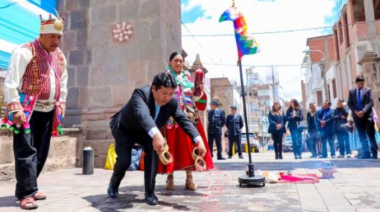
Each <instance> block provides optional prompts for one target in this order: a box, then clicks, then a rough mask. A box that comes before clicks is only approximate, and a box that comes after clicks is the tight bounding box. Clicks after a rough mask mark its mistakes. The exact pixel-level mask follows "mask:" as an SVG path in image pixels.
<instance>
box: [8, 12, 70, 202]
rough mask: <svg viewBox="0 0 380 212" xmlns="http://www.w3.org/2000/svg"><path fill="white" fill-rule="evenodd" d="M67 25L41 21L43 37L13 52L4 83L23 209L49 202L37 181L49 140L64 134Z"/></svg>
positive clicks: (53, 18) (18, 187)
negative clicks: (63, 47) (64, 33)
mask: <svg viewBox="0 0 380 212" xmlns="http://www.w3.org/2000/svg"><path fill="white" fill-rule="evenodd" d="M62 31H63V20H62V19H60V18H57V17H54V16H52V15H49V18H48V19H46V20H45V19H42V17H41V30H40V36H39V37H38V38H36V39H35V40H34V41H32V42H30V43H27V44H24V45H22V46H20V47H18V48H16V49H15V50H14V51H13V54H12V57H11V62H10V66H9V70H8V73H7V76H6V79H5V83H4V94H5V98H6V102H7V103H8V104H7V114H6V117H5V119H4V120H3V125H2V127H3V128H4V127H7V128H9V129H11V130H12V131H13V134H14V137H13V144H14V145H13V147H14V154H15V171H16V179H17V184H16V197H17V198H18V199H19V200H20V207H21V208H22V209H34V208H37V207H38V206H37V204H36V200H43V199H46V195H45V194H43V193H42V192H39V191H38V186H37V177H38V176H39V174H40V173H41V171H42V168H43V167H44V164H45V161H46V158H47V156H48V153H49V145H50V138H51V136H58V135H59V134H60V133H61V129H60V122H61V120H62V118H63V117H64V114H65V101H66V96H67V78H68V76H67V71H66V59H65V56H64V55H63V53H62V51H61V50H60V49H59V48H58V45H59V43H60V39H61V37H62Z"/></svg>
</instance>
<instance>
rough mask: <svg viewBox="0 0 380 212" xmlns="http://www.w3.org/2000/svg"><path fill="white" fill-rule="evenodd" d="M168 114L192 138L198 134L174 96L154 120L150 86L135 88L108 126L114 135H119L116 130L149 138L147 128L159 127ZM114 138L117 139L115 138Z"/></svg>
mask: <svg viewBox="0 0 380 212" xmlns="http://www.w3.org/2000/svg"><path fill="white" fill-rule="evenodd" d="M170 116H172V117H173V118H174V120H175V121H176V122H177V123H178V124H179V125H180V126H181V128H182V129H183V130H184V131H185V132H186V133H187V134H188V135H189V136H190V137H191V139H192V140H194V138H195V137H197V136H199V133H198V131H197V129H196V128H195V126H194V124H193V123H192V122H191V121H190V120H189V119H188V118H187V117H186V115H185V114H184V112H183V111H182V110H181V109H180V108H179V106H178V102H177V99H176V98H175V97H174V96H173V98H172V99H171V100H170V102H169V103H167V104H166V105H164V106H161V108H160V111H159V114H158V117H157V120H156V121H154V117H155V100H154V98H153V93H152V91H151V87H150V86H145V87H142V88H137V89H135V91H134V92H133V94H132V97H131V99H130V100H129V102H128V103H127V104H126V105H125V106H124V107H123V108H122V109H121V110H120V111H119V112H118V113H116V114H115V115H114V116H113V117H112V121H111V123H110V127H111V130H112V134H113V135H114V136H117V135H120V133H117V132H118V131H122V132H123V133H122V134H123V135H127V136H128V137H130V138H132V140H136V141H139V140H140V139H147V138H150V137H149V135H148V132H149V130H150V129H152V128H153V127H157V128H158V129H161V128H162V127H163V126H164V125H165V123H166V122H167V120H168V119H169V117H170ZM115 138H116V137H115ZM121 139H124V138H121ZM125 139H126V140H130V139H128V138H125ZM116 140H119V139H117V138H116Z"/></svg>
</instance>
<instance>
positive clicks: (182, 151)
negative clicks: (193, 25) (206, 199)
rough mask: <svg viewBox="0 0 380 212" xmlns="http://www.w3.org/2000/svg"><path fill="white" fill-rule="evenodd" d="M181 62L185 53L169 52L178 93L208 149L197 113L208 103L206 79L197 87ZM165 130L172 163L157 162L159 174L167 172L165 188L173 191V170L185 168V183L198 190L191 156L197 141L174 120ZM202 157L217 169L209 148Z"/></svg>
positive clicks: (208, 165)
mask: <svg viewBox="0 0 380 212" xmlns="http://www.w3.org/2000/svg"><path fill="white" fill-rule="evenodd" d="M182 64H183V57H182V55H181V54H180V53H178V52H174V53H172V54H171V55H170V58H169V65H168V70H167V71H168V72H170V73H171V74H172V75H173V76H174V77H175V78H176V80H177V84H178V89H177V93H176V95H177V99H178V103H179V105H180V107H181V109H182V110H183V111H184V112H185V114H186V115H187V117H189V119H190V120H192V121H193V123H194V124H195V125H196V127H197V129H198V131H199V134H200V136H201V137H202V139H203V141H204V144H205V146H206V149H209V148H208V142H207V138H206V134H205V131H204V128H203V125H202V122H201V120H200V118H199V115H198V110H205V108H206V104H207V96H206V95H205V93H204V92H203V85H204V83H203V80H204V78H202V80H201V83H200V88H199V87H198V88H194V82H193V80H192V79H191V77H190V74H189V73H185V72H184V71H183V70H182ZM202 76H203V75H202ZM198 84H199V83H198ZM194 89H195V90H197V89H198V92H194ZM199 89H201V90H199ZM193 94H194V95H193ZM163 131H164V135H166V139H167V143H168V146H169V152H170V153H171V154H172V157H173V162H172V163H170V164H168V165H166V166H165V165H163V164H162V163H161V162H160V164H159V165H158V173H162V174H168V178H167V182H166V187H167V189H168V190H174V175H173V173H174V171H176V170H186V183H185V186H186V188H187V189H189V190H196V189H197V184H195V183H194V181H193V175H192V171H194V170H197V167H196V166H195V161H194V159H193V157H192V155H193V151H194V148H195V147H196V144H194V142H193V141H192V140H191V138H190V137H189V136H188V135H187V134H186V133H185V132H184V131H183V130H182V129H181V127H180V126H178V124H176V123H174V121H173V119H170V120H169V121H168V124H167V126H166V127H165V128H164V129H163ZM203 159H204V161H205V164H206V166H205V169H204V170H209V169H213V168H214V164H213V162H212V157H211V154H210V152H209V151H208V152H207V154H206V156H205V157H204V158H203Z"/></svg>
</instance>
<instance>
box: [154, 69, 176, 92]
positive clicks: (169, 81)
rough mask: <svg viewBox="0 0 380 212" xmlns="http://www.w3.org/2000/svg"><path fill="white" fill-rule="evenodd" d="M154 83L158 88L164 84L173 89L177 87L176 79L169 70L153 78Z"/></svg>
mask: <svg viewBox="0 0 380 212" xmlns="http://www.w3.org/2000/svg"><path fill="white" fill-rule="evenodd" d="M152 85H154V87H156V90H158V89H160V88H161V87H162V86H164V87H166V88H173V89H176V88H177V82H176V80H175V79H174V77H173V76H172V75H171V74H170V73H167V72H162V73H159V74H157V75H156V76H155V77H154V79H153V83H152Z"/></svg>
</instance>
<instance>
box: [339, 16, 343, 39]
mask: <svg viewBox="0 0 380 212" xmlns="http://www.w3.org/2000/svg"><path fill="white" fill-rule="evenodd" d="M338 35H339V43H340V44H342V43H343V32H342V22H340V21H339V23H338Z"/></svg>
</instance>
